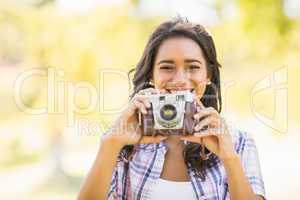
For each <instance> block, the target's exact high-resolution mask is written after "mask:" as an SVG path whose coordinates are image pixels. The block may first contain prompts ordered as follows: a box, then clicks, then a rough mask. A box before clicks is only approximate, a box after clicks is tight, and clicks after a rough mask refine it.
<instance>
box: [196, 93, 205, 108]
mask: <svg viewBox="0 0 300 200" xmlns="http://www.w3.org/2000/svg"><path fill="white" fill-rule="evenodd" d="M195 100H196V103H197V106H198V107H199V108H200V109H205V106H204V105H203V103H202V102H201V100H200V98H199V97H198V96H196V98H195Z"/></svg>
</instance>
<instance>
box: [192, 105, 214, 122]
mask: <svg viewBox="0 0 300 200" xmlns="http://www.w3.org/2000/svg"><path fill="white" fill-rule="evenodd" d="M208 115H217V116H218V115H219V113H218V111H216V110H215V109H214V108H212V107H208V108H204V109H201V110H200V111H199V112H198V113H196V114H195V115H194V119H197V120H199V119H201V118H202V117H205V116H208Z"/></svg>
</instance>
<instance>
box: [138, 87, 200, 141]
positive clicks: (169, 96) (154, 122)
mask: <svg viewBox="0 0 300 200" xmlns="http://www.w3.org/2000/svg"><path fill="white" fill-rule="evenodd" d="M145 95H146V96H147V98H148V99H149V101H150V104H151V107H150V108H148V109H147V114H142V113H141V112H139V125H140V127H141V129H142V133H143V135H146V136H155V135H157V134H159V135H170V134H171V135H191V134H193V128H194V125H195V123H196V121H195V119H194V118H193V116H194V114H195V113H196V111H197V107H196V102H195V98H194V94H193V93H191V92H190V91H178V92H176V93H165V94H145Z"/></svg>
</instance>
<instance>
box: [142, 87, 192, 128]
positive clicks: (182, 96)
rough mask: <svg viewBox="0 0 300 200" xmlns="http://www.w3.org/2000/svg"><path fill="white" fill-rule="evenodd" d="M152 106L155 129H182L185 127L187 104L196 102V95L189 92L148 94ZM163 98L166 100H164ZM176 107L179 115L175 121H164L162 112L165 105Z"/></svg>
mask: <svg viewBox="0 0 300 200" xmlns="http://www.w3.org/2000/svg"><path fill="white" fill-rule="evenodd" d="M146 96H147V98H148V99H149V101H150V103H151V104H152V110H153V118H154V129H181V128H182V127H183V120H184V113H185V103H186V102H193V101H194V94H193V93H192V92H190V91H188V90H184V91H178V92H175V93H164V94H146ZM162 97H163V98H164V100H162ZM167 104H171V105H173V106H175V108H176V111H177V115H176V117H175V118H174V119H173V120H164V119H163V118H162V117H161V116H160V110H161V108H162V107H163V106H164V105H167Z"/></svg>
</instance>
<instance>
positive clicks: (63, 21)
mask: <svg viewBox="0 0 300 200" xmlns="http://www.w3.org/2000/svg"><path fill="white" fill-rule="evenodd" d="M299 11H300V3H299V1H297V0H260V1H257V0H225V1H220V0H213V1H209V0H202V1H197V0H186V1H184V2H182V1H179V0H173V1H170V0H165V1H159V0H131V1H130V0H85V1H84V0H73V1H71V0H23V1H16V0H10V1H9V0H1V1H0V75H1V79H0V99H1V100H0V101H1V104H0V114H1V115H0V142H1V146H0V152H1V156H0V199H5V200H6V199H9V200H10V199H18V200H19V199H26V200H27V199H30V200H47V199H51V200H53V199H55V200H64V199H75V198H76V195H77V194H78V191H79V189H80V185H81V184H82V181H83V179H84V176H85V175H86V174H87V172H88V170H89V168H90V166H91V165H92V162H93V160H94V158H95V155H96V152H97V149H98V145H99V137H100V136H101V134H102V132H103V131H104V130H105V128H106V127H107V126H108V125H109V123H110V122H111V120H113V119H114V118H115V117H116V116H118V113H120V112H121V110H122V108H123V107H124V105H125V104H126V102H127V100H128V95H129V94H130V89H131V88H130V85H129V82H128V80H127V77H126V73H127V72H128V70H129V69H131V68H133V67H134V66H135V65H136V64H137V62H138V59H139V58H140V56H141V54H142V51H143V48H144V47H145V43H146V41H147V39H148V37H149V34H150V33H151V32H152V31H153V29H154V28H155V27H156V26H157V25H159V24H160V23H161V22H163V21H164V20H166V19H170V18H172V17H175V16H177V15H181V16H183V17H187V18H188V19H189V20H190V21H192V22H196V23H200V24H203V25H204V26H205V27H207V29H208V30H209V32H210V33H211V34H212V36H213V38H214V40H215V43H216V48H217V53H218V58H219V60H220V62H221V64H222V69H221V75H222V82H223V83H222V93H223V112H222V114H223V115H224V116H225V117H226V118H227V120H228V122H230V123H231V124H233V125H234V126H237V127H239V128H241V129H243V130H246V131H248V132H250V133H251V134H252V135H253V136H254V138H255V140H256V143H257V146H258V150H259V155H260V162H261V168H262V172H263V176H264V180H265V186H266V191H267V197H268V198H269V199H273V200H279V199H298V197H299V195H300V192H299V188H300V183H299V178H300V172H299V169H300V159H299V154H300V145H299V144H300V135H299V132H300V125H299V114H300V109H299V108H300V106H299V105H298V103H299V97H300V95H299V89H298V87H299V75H300V67H299V61H298V60H299V57H300V34H299V33H300V12H299ZM34 70H36V71H38V73H39V74H37V73H36V71H34ZM20 105H22V107H21V106H20ZM42 108H44V110H41V109H42ZM29 109H31V110H29ZM30 111H38V112H36V113H32V112H30Z"/></svg>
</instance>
